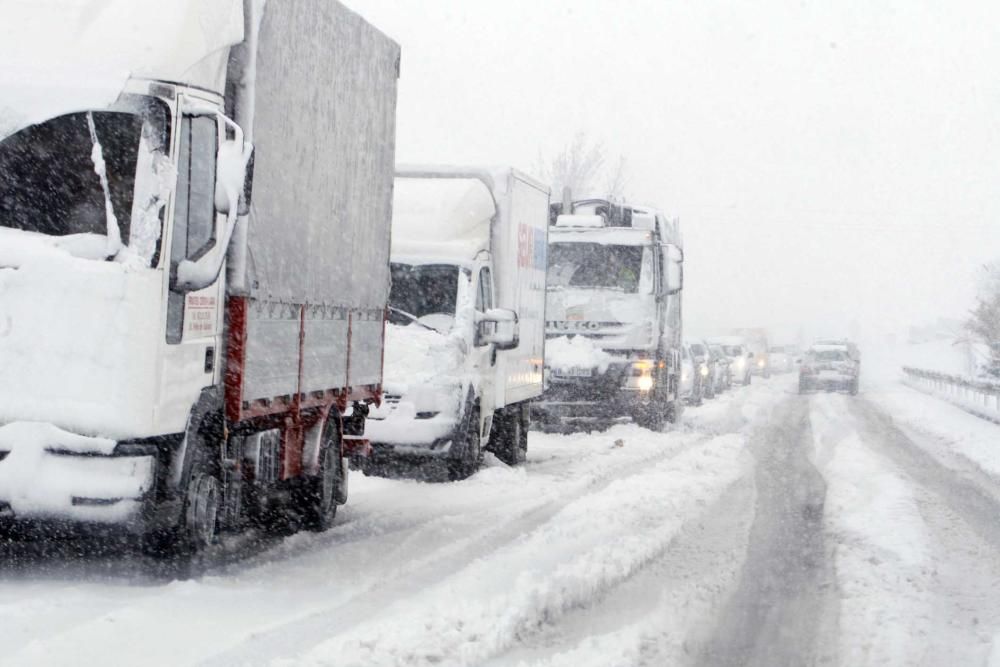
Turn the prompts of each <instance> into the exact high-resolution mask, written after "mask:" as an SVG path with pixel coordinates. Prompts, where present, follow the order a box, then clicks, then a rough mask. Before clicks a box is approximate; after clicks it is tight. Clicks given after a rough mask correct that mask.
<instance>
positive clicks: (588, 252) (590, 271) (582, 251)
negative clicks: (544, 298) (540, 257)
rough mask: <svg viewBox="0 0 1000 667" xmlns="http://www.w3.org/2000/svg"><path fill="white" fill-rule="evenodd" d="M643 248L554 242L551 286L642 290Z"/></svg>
mask: <svg viewBox="0 0 1000 667" xmlns="http://www.w3.org/2000/svg"><path fill="white" fill-rule="evenodd" d="M642 251H643V248H642V246H623V245H601V244H598V243H553V244H551V245H550V246H549V269H548V287H549V289H553V288H555V289H559V288H566V287H578V288H582V289H610V290H619V291H622V292H626V293H635V292H638V291H639V277H640V274H641V272H642V264H643V262H642Z"/></svg>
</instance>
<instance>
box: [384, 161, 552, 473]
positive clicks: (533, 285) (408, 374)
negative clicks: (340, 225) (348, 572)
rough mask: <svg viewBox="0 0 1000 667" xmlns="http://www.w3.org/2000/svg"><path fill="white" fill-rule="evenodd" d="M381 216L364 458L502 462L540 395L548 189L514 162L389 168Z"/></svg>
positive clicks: (469, 467)
mask: <svg viewBox="0 0 1000 667" xmlns="http://www.w3.org/2000/svg"><path fill="white" fill-rule="evenodd" d="M395 185H396V190H395V200H394V205H393V223H392V291H391V296H390V299H389V301H390V316H389V317H390V323H389V325H388V328H387V329H388V331H387V335H386V358H385V401H384V403H383V404H382V405H381V406H380V407H378V408H375V409H373V410H372V412H371V414H370V416H369V417H370V418H369V421H368V432H367V435H368V437H369V439H370V440H371V443H372V447H373V452H372V456H371V459H370V462H371V464H372V465H375V466H382V465H384V464H385V463H386V462H389V461H398V460H400V459H407V460H409V461H416V462H418V463H430V462H434V463H435V465H436V464H437V463H444V464H446V469H447V471H448V472H449V474H450V476H451V477H452V478H461V477H465V476H468V475H469V474H471V473H472V472H474V471H475V470H476V469H477V468H478V467H479V465H480V462H481V459H482V455H483V450H484V449H488V450H490V451H492V452H494V453H495V454H496V456H497V457H499V458H500V459H501V460H503V461H505V462H507V463H509V464H511V465H514V464H517V463H520V462H521V461H523V460H524V457H525V453H526V451H527V447H528V435H527V429H528V420H529V410H528V403H529V402H530V401H531V400H533V399H535V398H537V397H538V396H539V395H541V393H542V372H543V353H544V345H545V324H544V323H545V317H544V310H545V265H546V262H545V253H546V231H547V226H548V206H549V191H548V188H546V187H545V186H544V185H542V184H541V183H538V182H536V181H534V180H532V179H531V178H529V177H528V176H526V175H524V174H522V173H521V172H519V171H516V170H514V169H484V168H476V167H433V166H427V167H420V166H413V167H401V168H400V169H399V170H398V171H397V176H396V183H395Z"/></svg>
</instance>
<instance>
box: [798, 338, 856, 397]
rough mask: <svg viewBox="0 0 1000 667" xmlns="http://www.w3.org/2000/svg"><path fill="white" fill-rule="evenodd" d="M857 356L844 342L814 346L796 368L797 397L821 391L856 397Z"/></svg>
mask: <svg viewBox="0 0 1000 667" xmlns="http://www.w3.org/2000/svg"><path fill="white" fill-rule="evenodd" d="M860 374H861V356H860V354H858V353H857V347H856V346H854V345H853V344H851V343H848V342H847V341H825V342H822V343H816V344H814V345H813V346H812V347H810V348H809V350H808V351H807V352H806V354H805V356H804V357H803V359H802V364H801V365H800V366H799V393H800V394H804V393H806V392H808V391H813V390H819V389H822V390H824V391H847V392H850V393H851V394H852V395H853V394H857V393H858V380H859V377H860Z"/></svg>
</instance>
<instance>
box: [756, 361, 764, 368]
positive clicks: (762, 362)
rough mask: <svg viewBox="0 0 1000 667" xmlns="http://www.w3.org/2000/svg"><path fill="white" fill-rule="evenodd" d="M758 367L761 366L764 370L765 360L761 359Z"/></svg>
mask: <svg viewBox="0 0 1000 667" xmlns="http://www.w3.org/2000/svg"><path fill="white" fill-rule="evenodd" d="M757 365H758V366H760V367H761V368H764V360H763V359H761V360H760V361H758V362H757Z"/></svg>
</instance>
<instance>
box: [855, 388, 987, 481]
mask: <svg viewBox="0 0 1000 667" xmlns="http://www.w3.org/2000/svg"><path fill="white" fill-rule="evenodd" d="M867 398H868V399H869V400H870V401H872V402H873V403H875V404H877V405H878V406H880V407H881V408H883V409H884V410H886V411H887V412H888V413H889V414H890V415H892V416H893V418H894V419H895V420H896V421H897V423H899V424H901V425H904V427H905V428H906V429H909V430H916V431H918V432H920V433H923V434H924V435H928V436H931V440H932V441H933V442H932V444H936V445H938V447H936V448H935V449H936V450H937V451H934V452H932V453H934V454H936V455H938V456H939V458H940V457H941V455H942V454H943V455H944V458H945V459H946V460H945V463H947V459H948V458H949V457H951V458H953V457H955V456H958V457H960V458H961V460H963V461H965V462H971V463H972V464H973V465H974V466H975V467H977V468H979V469H980V470H982V471H983V472H985V473H986V474H988V475H990V476H992V477H993V478H994V479H996V480H1000V447H998V446H997V442H998V440H1000V426H998V425H996V424H993V423H991V422H988V421H986V420H984V419H981V418H979V417H976V416H975V415H972V414H969V413H968V412H966V411H965V410H963V409H961V408H960V407H957V406H955V405H951V404H949V403H947V402H945V401H944V400H942V399H939V398H935V397H933V396H930V395H927V394H924V393H922V392H920V391H917V390H916V389H912V388H910V387H907V386H904V385H902V384H897V385H895V386H893V385H888V386H885V387H879V388H877V389H873V390H871V391H869V392H867ZM921 440H926V438H924V439H921ZM921 444H923V443H921Z"/></svg>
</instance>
